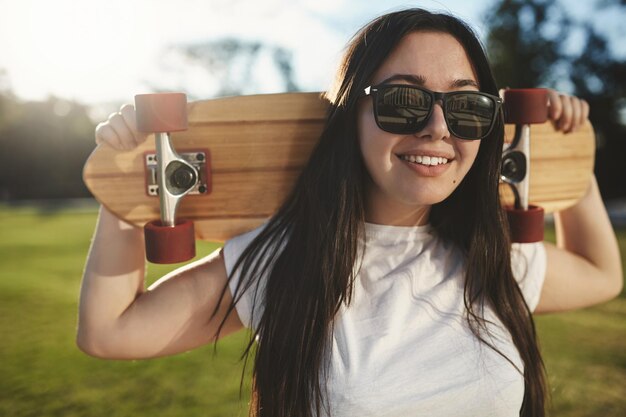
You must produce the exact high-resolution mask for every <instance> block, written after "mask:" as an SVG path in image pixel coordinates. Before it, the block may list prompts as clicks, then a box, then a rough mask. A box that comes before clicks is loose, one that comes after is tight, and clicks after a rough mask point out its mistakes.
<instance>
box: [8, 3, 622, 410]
mask: <svg viewBox="0 0 626 417" xmlns="http://www.w3.org/2000/svg"><path fill="white" fill-rule="evenodd" d="M414 6H418V7H425V8H427V9H430V10H439V11H447V12H450V13H452V14H454V15H456V16H459V17H461V18H462V19H464V20H465V21H467V22H468V23H469V24H470V25H471V26H472V27H473V28H474V29H475V31H476V32H477V33H478V35H479V37H480V38H481V40H482V42H483V44H484V45H485V47H486V49H487V51H488V55H489V57H490V60H491V62H492V65H493V68H494V69H495V73H496V78H497V80H498V83H499V85H500V86H502V87H505V86H507V87H512V88H515V87H518V88H521V87H551V88H556V89H559V90H561V91H564V92H566V93H569V94H575V95H577V96H579V97H582V98H584V99H585V100H587V101H588V102H589V103H590V105H591V116H590V118H591V121H592V123H593V125H594V127H595V129H596V133H597V155H596V165H595V172H596V176H597V178H598V182H599V185H600V188H601V191H602V194H603V196H604V198H605V199H606V204H607V207H608V208H609V211H610V214H611V219H612V221H613V223H614V225H615V226H616V229H617V232H618V239H619V242H620V247H621V250H622V259H625V258H624V256H625V255H624V254H625V253H626V215H625V213H626V186H625V185H624V184H625V181H626V164H625V163H624V162H623V160H624V158H625V157H626V92H625V89H626V41H624V39H626V27H625V26H624V22H625V21H626V1H625V0H590V1H587V2H580V1H574V0H572V1H567V0H529V1H521V0H519V1H518V0H487V1H480V2H479V1H467V0H455V1H445V2H444V1H432V0H431V1H404V2H399V1H391V0H378V1H375V2H374V1H372V2H365V1H357V0H316V1H304V0H290V1H287V0H257V1H253V0H204V1H200V0H180V1H177V2H171V1H165V0H135V1H132V2H130V1H123V0H108V1H93V0H80V1H78V0H41V1H36V0H0V334H1V335H2V336H1V341H0V375H2V378H0V415H3V416H100V415H108V416H126V415H129V416H130V415H132V416H142V415H159V416H170V415H171V416H180V415H185V416H231V415H242V416H243V415H246V412H247V402H248V390H249V386H248V385H247V383H248V378H247V376H248V375H249V370H246V371H245V373H244V378H243V380H244V384H243V387H242V390H241V392H242V394H241V396H240V380H241V377H242V369H243V364H242V362H240V361H239V357H240V355H241V353H242V351H243V347H244V343H245V340H246V336H247V335H245V334H243V333H242V334H237V335H234V336H231V337H229V338H227V339H225V340H224V341H223V342H220V344H219V345H218V348H217V352H214V350H213V347H206V348H203V349H198V350H196V351H194V352H189V353H186V354H183V355H179V356H177V357H173V358H164V359H157V360H149V361H128V362H112V361H111V362H109V361H102V360H98V359H93V358H89V357H87V356H85V355H84V354H82V353H81V352H79V351H78V349H77V348H76V347H75V344H74V337H75V336H74V333H75V326H76V312H77V302H78V293H79V287H80V276H81V273H82V268H83V264H84V259H85V255H86V253H87V250H88V246H89V240H90V237H91V233H92V231H93V227H94V224H95V219H96V216H97V204H96V203H95V202H94V201H93V200H92V199H91V198H90V195H89V193H88V191H87V190H86V188H85V187H84V185H83V183H82V179H81V170H82V166H83V164H84V162H85V160H86V159H87V157H88V155H89V153H90V152H91V151H92V150H93V148H94V147H95V144H94V141H93V136H94V134H93V132H94V128H95V125H96V124H97V123H98V122H100V121H103V120H105V119H106V117H107V116H108V114H109V113H111V112H112V111H116V110H117V109H119V107H120V106H121V105H122V104H123V103H127V102H132V100H133V96H134V95H135V94H138V93H146V92H157V91H173V90H175V91H184V92H186V93H187V94H188V96H189V99H190V100H194V99H206V98H212V97H218V96H225V95H240V94H255V93H276V92H286V91H321V90H324V89H326V88H327V87H328V86H329V85H330V82H331V79H332V76H333V73H334V70H335V68H336V65H337V63H338V60H339V57H340V56H341V53H342V51H343V47H344V45H345V44H346V42H347V41H348V40H349V39H350V37H351V36H352V35H353V34H354V33H355V32H356V31H357V30H358V29H359V28H360V27H361V26H362V25H364V24H365V23H367V22H368V21H370V20H371V19H372V18H374V17H376V16H378V15H380V14H382V13H385V12H388V11H392V10H397V9H401V8H404V7H414ZM216 247H217V244H211V243H202V244H201V247H200V248H199V255H200V256H201V255H203V254H206V253H209V252H210V251H212V250H213V249H214V248H216ZM166 270H167V269H166V268H163V267H155V266H152V265H151V266H150V268H149V277H148V282H147V284H149V283H151V282H152V281H153V280H154V279H155V278H156V277H157V276H160V275H161V274H162V273H164V272H165V271H166ZM537 325H538V329H539V333H540V337H541V341H542V347H543V351H544V355H545V360H546V365H547V368H548V374H549V377H550V383H551V393H552V397H553V401H552V402H553V405H552V413H551V415H558V416H592V415H593V416H595V415H603V416H623V415H626V297H625V296H624V293H623V294H622V296H621V297H620V298H618V299H616V300H613V301H611V302H609V303H606V304H604V305H602V306H598V307H594V308H591V309H585V310H581V311H577V312H572V313H567V314H559V315H553V316H541V317H538V318H537Z"/></svg>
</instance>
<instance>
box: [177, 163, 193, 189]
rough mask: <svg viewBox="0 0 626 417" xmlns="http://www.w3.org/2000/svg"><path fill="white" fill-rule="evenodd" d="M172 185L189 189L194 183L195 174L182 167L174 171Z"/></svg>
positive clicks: (189, 169)
mask: <svg viewBox="0 0 626 417" xmlns="http://www.w3.org/2000/svg"><path fill="white" fill-rule="evenodd" d="M172 180H173V183H174V185H176V186H177V187H178V188H184V189H187V188H191V187H192V186H193V184H194V183H195V182H196V174H195V173H194V172H193V171H192V170H191V168H189V167H186V166H182V167H180V168H178V169H177V170H176V171H174V175H173V178H172Z"/></svg>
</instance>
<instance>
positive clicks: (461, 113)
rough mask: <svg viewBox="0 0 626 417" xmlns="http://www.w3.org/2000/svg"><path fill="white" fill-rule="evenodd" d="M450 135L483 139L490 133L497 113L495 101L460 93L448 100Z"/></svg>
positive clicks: (447, 114)
mask: <svg viewBox="0 0 626 417" xmlns="http://www.w3.org/2000/svg"><path fill="white" fill-rule="evenodd" d="M444 113H445V115H446V121H447V122H448V128H449V129H450V133H452V134H453V135H454V136H457V137H460V138H465V139H481V138H483V137H485V136H486V135H487V134H488V133H489V129H490V128H491V125H492V124H493V120H494V117H495V113H496V103H495V101H494V100H493V99H491V98H489V97H486V96H483V95H480V94H475V93H473V94H472V93H459V94H454V95H451V96H449V97H448V98H447V100H446V111H445V112H444Z"/></svg>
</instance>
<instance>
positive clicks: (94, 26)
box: [0, 0, 487, 103]
mask: <svg viewBox="0 0 626 417" xmlns="http://www.w3.org/2000/svg"><path fill="white" fill-rule="evenodd" d="M470 3H472V2H470V1H468V0H455V1H446V2H445V4H444V2H440V1H434V0H428V1H404V2H399V1H391V0H377V1H357V0H313V1H311V0H309V1H303V0H257V1H253V0H179V1H175V2H173V1H165V0H133V1H129V0H106V1H102V0H100V1H94V0H0V12H1V13H0V71H4V74H3V75H1V74H0V77H2V78H0V83H2V84H4V86H5V87H6V86H7V84H8V87H10V89H11V90H12V91H13V92H14V93H15V94H16V95H17V96H18V97H21V98H23V99H29V100H39V99H45V98H46V97H47V96H49V95H55V96H57V97H63V98H66V99H72V100H76V101H80V102H84V103H97V102H111V101H124V100H126V101H127V100H130V99H132V97H133V96H134V94H136V93H140V92H149V90H150V89H151V88H153V87H154V86H159V87H160V88H172V89H176V88H178V87H181V86H183V87H185V88H187V89H191V90H193V91H194V93H195V94H196V95H197V96H203V95H207V96H209V95H211V94H212V93H214V92H215V89H216V88H217V87H216V86H215V85H210V84H211V83H210V82H209V81H208V79H207V76H206V72H204V70H201V69H199V68H187V69H186V70H185V72H184V74H182V75H181V73H180V71H178V72H177V71H176V68H179V67H180V65H181V63H180V62H179V59H180V58H179V57H178V58H177V57H176V56H172V54H171V53H170V54H168V53H167V51H168V50H169V49H168V48H170V47H171V46H175V45H182V44H193V43H201V42H206V41H209V40H216V39H220V38H222V39H223V38H226V37H236V38H241V39H245V40H250V41H256V40H262V41H264V42H267V43H269V44H272V45H276V46H280V47H283V48H286V49H288V50H291V51H293V62H294V66H295V74H296V81H297V84H298V85H299V86H300V87H301V88H302V89H304V90H309V91H316V90H322V89H324V88H326V87H327V86H328V85H329V83H330V79H331V76H332V74H333V72H334V70H335V68H336V65H337V62H338V59H339V57H340V55H341V52H342V49H343V47H344V46H345V44H346V42H347V41H348V40H349V39H350V37H351V36H352V35H353V34H354V33H355V32H356V31H357V30H358V28H360V27H361V26H362V25H364V24H365V23H367V22H368V21H369V20H371V19H372V18H374V17H376V16H377V15H380V14H382V13H384V12H387V11H390V10H396V9H399V8H403V7H406V6H416V5H418V6H422V7H426V8H428V9H431V10H434V9H438V10H447V11H450V12H452V13H454V14H456V15H457V16H459V17H461V18H463V19H465V20H466V21H468V22H469V23H470V24H471V25H472V26H474V27H475V29H477V30H478V31H479V30H480V28H479V26H480V14H481V13H482V11H483V10H484V9H483V8H484V5H485V4H487V3H486V2H474V3H473V5H470ZM476 4H480V5H482V6H476ZM259 71H261V69H259ZM182 78H184V79H182ZM270 78H271V77H270ZM2 84H0V86H2ZM251 84H255V85H256V86H255V87H254V88H255V89H254V90H253V91H252V92H277V91H280V90H281V89H283V88H284V87H283V86H282V85H278V84H276V82H274V83H272V82H271V80H270V81H268V80H267V78H266V79H264V80H263V82H260V83H251Z"/></svg>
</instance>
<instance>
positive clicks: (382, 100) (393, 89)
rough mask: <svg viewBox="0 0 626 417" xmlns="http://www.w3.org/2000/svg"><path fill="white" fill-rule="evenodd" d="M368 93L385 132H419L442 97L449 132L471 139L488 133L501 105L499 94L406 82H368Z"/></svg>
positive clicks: (376, 117) (366, 93) (480, 137)
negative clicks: (438, 88)
mask: <svg viewBox="0 0 626 417" xmlns="http://www.w3.org/2000/svg"><path fill="white" fill-rule="evenodd" d="M365 95H366V96H369V95H371V96H372V97H373V99H374V119H376V124H377V125H378V127H379V128H381V129H382V130H384V131H385V132H389V133H396V134H413V133H417V132H419V131H420V130H422V129H424V127H425V126H426V124H427V123H428V119H429V118H430V115H431V114H432V112H433V106H434V104H435V102H437V101H439V100H440V101H441V107H442V108H443V116H444V118H445V120H446V124H447V125H448V130H449V131H450V133H451V134H453V135H454V136H456V137H458V138H461V139H470V140H478V139H482V138H484V137H485V136H487V135H489V133H490V132H491V129H492V128H493V125H494V124H495V120H496V117H497V115H498V111H499V109H500V106H501V105H502V99H501V98H500V97H496V96H492V95H491V94H487V93H481V92H479V91H452V92H449V93H438V92H434V91H430V90H426V89H424V88H421V87H416V86H413V85H406V84H383V85H376V86H369V87H367V88H366V89H365Z"/></svg>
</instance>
